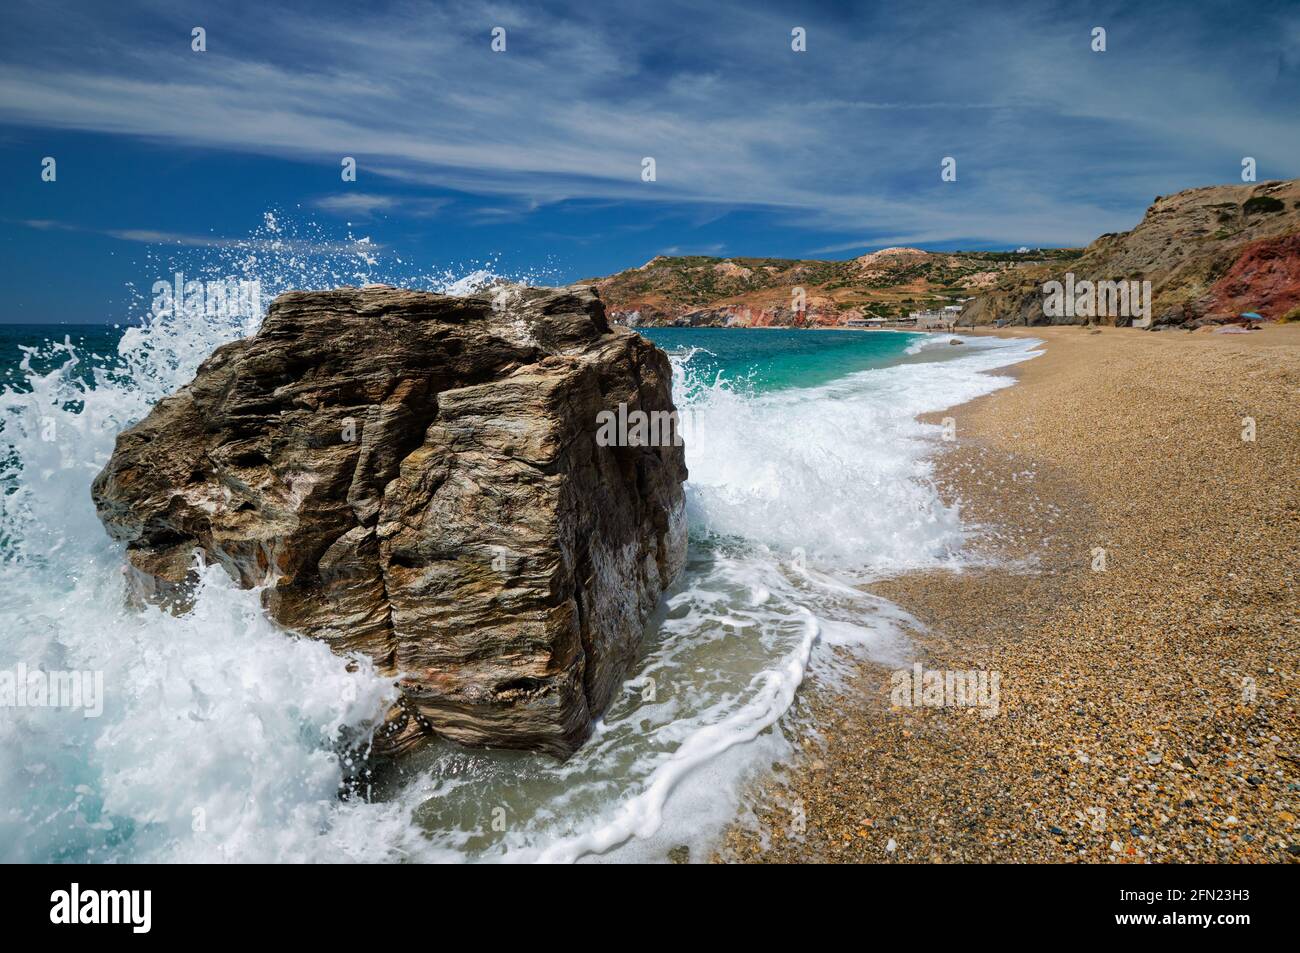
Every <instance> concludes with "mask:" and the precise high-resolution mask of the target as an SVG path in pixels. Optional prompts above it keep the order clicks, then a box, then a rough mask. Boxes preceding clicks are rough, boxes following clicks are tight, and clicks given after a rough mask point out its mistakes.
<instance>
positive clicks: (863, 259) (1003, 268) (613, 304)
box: [591, 248, 1078, 327]
mask: <svg viewBox="0 0 1300 953" xmlns="http://www.w3.org/2000/svg"><path fill="white" fill-rule="evenodd" d="M1077 256H1078V252H1077V251H1075V250H1073V249H1052V250H1034V251H1020V252H927V251H923V250H921V249H919V248H885V249H882V250H881V251H877V252H873V253H871V254H869V255H862V256H860V257H858V258H852V259H849V260H847V261H818V260H793V259H786V258H711V257H705V256H689V257H683V258H668V257H663V256H660V257H658V258H653V259H651V260H650V261H648V262H646V263H645V264H644V265H642V266H640V267H639V268H631V269H629V270H627V271H621V272H619V273H618V274H616V275H610V276H608V277H606V278H595V279H592V280H591V283H592V284H594V285H595V286H596V287H597V288H598V289H599V290H600V294H601V297H602V298H603V299H604V300H605V302H606V304H607V305H608V307H609V312H610V316H611V318H613V319H614V320H615V321H617V322H619V323H622V324H628V325H633V326H637V325H644V326H654V325H683V326H691V327H701V326H714V327H770V326H785V327H809V326H834V325H841V324H845V323H846V322H847V321H848V320H849V319H850V318H861V317H873V316H874V317H882V318H897V317H902V316H904V315H906V314H907V313H908V312H909V311H913V310H917V309H925V308H941V307H943V306H944V305H948V304H953V303H955V302H958V301H962V300H965V299H966V298H968V297H970V296H971V295H974V294H977V293H979V292H980V291H981V290H983V289H985V288H987V287H990V286H991V285H993V284H994V282H996V280H997V279H998V277H999V276H1000V275H1002V274H1003V273H1004V272H1007V271H1009V270H1011V269H1014V268H1016V267H1018V266H1020V265H1023V264H1025V263H1031V264H1042V263H1044V262H1060V261H1069V260H1071V259H1073V258H1075V257H1077ZM796 289H802V292H803V295H802V298H799V297H798V296H797V295H796ZM800 305H802V307H800Z"/></svg>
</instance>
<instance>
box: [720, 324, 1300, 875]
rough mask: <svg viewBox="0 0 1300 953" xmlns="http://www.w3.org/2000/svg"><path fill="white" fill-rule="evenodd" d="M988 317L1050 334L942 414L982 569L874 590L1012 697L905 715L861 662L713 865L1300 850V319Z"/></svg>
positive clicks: (1190, 857) (816, 702) (954, 494)
mask: <svg viewBox="0 0 1300 953" xmlns="http://www.w3.org/2000/svg"><path fill="white" fill-rule="evenodd" d="M960 333H962V334H968V333H972V332H967V331H963V332H960ZM973 333H974V334H975V335H982V334H988V335H991V336H999V337H1010V338H1016V337H1020V338H1023V337H1035V338H1039V339H1040V340H1043V341H1044V345H1043V348H1042V351H1043V353H1042V354H1041V355H1040V356H1038V357H1035V358H1033V359H1032V360H1029V361H1024V362H1021V363H1019V364H1016V365H1013V366H1011V367H1005V368H1001V369H999V370H998V371H995V372H994V373H998V374H1009V375H1012V376H1015V377H1016V378H1017V383H1016V384H1015V385H1013V386H1011V387H1009V388H1004V389H1002V390H999V391H995V392H993V393H991V394H988V395H985V396H983V397H980V398H977V399H976V400H974V401H971V402H969V403H967V404H962V405H959V406H956V407H953V408H950V409H948V410H945V411H942V412H939V413H936V414H931V415H925V416H923V417H922V419H923V420H927V421H929V422H938V420H939V419H941V418H942V417H952V418H954V419H955V421H956V425H957V440H956V442H955V443H953V444H947V445H944V446H941V447H940V448H939V452H938V453H937V454H936V457H935V459H934V467H935V470H934V481H935V484H936V486H937V487H938V489H939V491H940V494H941V496H942V497H943V498H944V500H945V502H959V503H960V504H961V507H962V514H963V521H964V522H966V523H967V524H968V525H969V526H970V527H971V528H972V539H971V541H970V545H969V547H968V551H969V552H970V553H971V555H972V557H973V558H972V563H973V565H972V566H971V568H968V569H965V570H963V571H961V572H947V571H944V572H930V571H926V572H917V573H910V574H906V575H903V576H899V577H895V578H891V579H887V580H882V581H880V582H878V583H875V584H872V585H870V586H868V587H867V588H868V589H869V590H870V591H871V592H873V593H876V594H878V595H881V596H883V597H885V598H887V599H889V600H891V601H892V602H894V603H896V604H897V605H899V606H900V607H901V608H903V609H904V610H906V611H908V612H910V613H912V614H913V615H914V616H915V617H916V618H917V619H919V620H920V621H921V622H922V623H923V624H924V625H925V626H926V629H925V631H924V632H919V633H912V638H913V642H914V649H915V658H916V660H917V661H918V662H920V663H921V664H922V665H923V666H924V667H925V669H926V670H939V671H952V670H955V671H971V670H980V671H986V672H997V673H999V674H1000V677H1001V682H1000V685H1001V688H1000V704H999V707H998V713H997V715H996V716H995V717H991V718H982V717H980V715H979V713H978V712H977V710H976V709H974V708H970V707H912V708H906V707H891V699H890V692H889V685H890V673H889V672H888V671H886V670H885V669H883V668H881V667H879V666H873V665H870V664H866V663H859V664H857V665H856V674H854V675H853V677H852V678H851V679H849V680H848V681H847V683H846V687H845V688H844V690H842V691H834V690H831V689H829V688H826V687H824V686H818V685H807V686H805V689H804V691H803V692H802V693H801V694H802V696H803V697H802V699H801V702H800V704H799V705H798V706H797V707H798V708H799V709H800V710H801V712H802V713H803V714H796V713H795V712H794V711H793V710H792V712H791V713H790V716H789V721H788V722H787V725H788V726H789V727H790V728H791V729H792V736H793V737H794V738H795V743H796V745H798V746H800V747H801V748H802V753H801V755H800V756H799V757H798V758H797V759H796V761H795V763H794V764H792V765H789V766H787V767H786V768H785V769H783V770H782V771H780V772H778V774H777V775H776V776H774V777H773V778H772V779H770V780H769V781H767V782H765V783H763V784H760V785H759V786H757V787H756V788H755V789H754V791H753V792H752V793H751V796H750V797H749V798H748V799H747V802H748V813H749V814H750V815H751V816H750V818H749V821H748V823H747V824H744V825H742V824H737V825H734V826H733V827H732V828H731V830H729V832H728V833H727V835H726V836H725V837H724V838H723V841H722V843H721V845H720V846H719V849H718V852H717V857H718V859H723V860H732V861H757V862H791V861H805V862H807V861H814V862H816V861H853V862H892V861H913V862H918V861H921V862H923V861H939V862H963V861H965V862H971V861H981V862H1060V861H1092V862H1111V861H1122V862H1145V861H1193V862H1196V861H1200V862H1212V861H1229V860H1230V861H1235V862H1270V861H1271V862H1277V861H1291V862H1295V861H1300V826H1298V824H1297V820H1296V818H1297V815H1300V717H1298V716H1297V706H1296V700H1297V697H1298V695H1297V691H1296V689H1295V679H1296V677H1297V658H1300V632H1297V628H1296V625H1295V620H1294V619H1293V618H1292V616H1293V615H1294V606H1295V604H1296V585H1297V581H1296V569H1295V557H1294V554H1293V548H1294V545H1295V542H1294V541H1295V539H1296V538H1300V533H1298V529H1300V500H1298V498H1297V490H1296V479H1295V474H1296V473H1297V472H1300V435H1298V432H1297V431H1298V427H1297V425H1298V424H1300V421H1298V420H1297V410H1296V408H1295V398H1294V395H1295V392H1296V388H1297V384H1298V383H1300V381H1298V380H1297V378H1298V372H1297V368H1300V327H1294V326H1291V327H1288V326H1271V327H1268V328H1266V329H1265V330H1264V331H1260V332H1256V333H1252V334H1250V335H1210V334H1186V333H1184V334H1181V335H1180V334H1174V333H1162V334H1150V333H1146V332H1141V331H1135V330H1131V329H1127V328H1105V329H1103V330H1100V331H1095V332H1094V333H1089V330H1088V329H1085V328H1081V327H1075V326H1068V327H1060V328H1053V327H1047V328H1010V329H1008V328H1002V329H996V330H995V329H989V330H980V329H977V330H976V331H975V332H973ZM1244 417H1253V418H1254V421H1255V439H1254V441H1253V442H1252V441H1246V440H1243V439H1242V435H1241V431H1242V418H1244ZM1097 550H1105V553H1104V554H1103V562H1104V566H1103V568H1102V569H1101V570H1097V571H1094V567H1096V566H1097V564H1098V557H1097ZM806 714H811V716H812V718H811V724H812V725H813V726H815V731H806V732H801V731H800V730H799V725H802V724H804V721H805V716H806ZM796 721H798V724H796V723H795V722H796ZM791 805H797V806H798V807H799V808H800V810H798V811H796V810H795V809H794V808H793V807H792V806H791ZM795 814H802V820H801V821H800V822H799V823H797V824H796V823H794V817H795Z"/></svg>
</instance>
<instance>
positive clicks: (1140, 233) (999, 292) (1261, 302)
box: [961, 180, 1300, 327]
mask: <svg viewBox="0 0 1300 953" xmlns="http://www.w3.org/2000/svg"><path fill="white" fill-rule="evenodd" d="M1067 271H1069V272H1072V273H1073V275H1074V277H1075V279H1076V280H1087V281H1090V282H1095V281H1124V280H1138V281H1150V282H1151V294H1152V307H1151V318H1152V322H1153V324H1154V325H1155V326H1170V325H1178V326H1184V327H1195V326H1197V325H1199V324H1203V323H1213V322H1221V321H1227V320H1232V319H1234V318H1236V317H1237V316H1238V315H1239V314H1241V313H1242V312H1243V311H1254V312H1257V313H1258V314H1260V315H1262V316H1263V317H1264V318H1267V319H1269V320H1285V319H1286V318H1287V317H1288V315H1291V316H1292V317H1293V319H1294V317H1296V316H1300V315H1297V314H1296V309H1297V308H1300V180H1291V181H1287V182H1261V183H1258V184H1252V185H1222V186H1210V187H1206V188H1200V189H1190V190H1188V191H1186V192H1179V193H1177V194H1176V195H1168V196H1163V197H1161V196H1157V197H1156V200H1155V202H1153V203H1152V205H1151V207H1150V208H1148V209H1147V211H1146V215H1145V216H1144V217H1143V219H1142V221H1141V222H1140V223H1138V225H1137V226H1136V227H1135V228H1134V229H1133V230H1132V231H1128V232H1122V233H1115V234H1107V235H1102V236H1101V237H1100V238H1098V239H1097V240H1096V241H1095V242H1093V243H1092V244H1091V245H1089V246H1088V247H1087V249H1085V251H1084V253H1083V256H1082V257H1081V258H1079V259H1078V260H1077V261H1073V262H1069V263H1068V264H1063V265H1062V264H1055V265H1052V264H1048V265H1027V266H1025V267H1022V268H1019V269H1016V270H1015V271H1010V272H1007V273H1006V274H1004V275H1002V276H1001V277H1000V278H999V280H998V281H997V282H995V283H994V284H993V286H992V287H991V288H989V289H988V291H986V292H985V293H984V294H982V295H980V296H979V297H977V298H976V299H975V300H973V301H971V302H970V304H969V305H968V306H967V307H966V309H965V310H964V311H963V312H962V317H961V321H962V322H963V323H965V322H967V321H971V322H973V323H975V324H989V323H992V322H995V321H999V320H1000V321H1004V322H1007V323H1010V324H1070V323H1079V322H1080V321H1082V320H1086V318H1079V317H1076V316H1070V315H1063V316H1058V317H1049V316H1047V315H1046V314H1044V307H1043V305H1044V300H1045V295H1044V292H1043V286H1044V284H1046V283H1047V282H1050V281H1064V280H1065V272H1067ZM1129 318H1131V315H1129V316H1108V317H1099V318H1097V320H1098V321H1099V322H1102V323H1108V324H1114V323H1120V324H1127V323H1129ZM1117 319H1118V320H1117Z"/></svg>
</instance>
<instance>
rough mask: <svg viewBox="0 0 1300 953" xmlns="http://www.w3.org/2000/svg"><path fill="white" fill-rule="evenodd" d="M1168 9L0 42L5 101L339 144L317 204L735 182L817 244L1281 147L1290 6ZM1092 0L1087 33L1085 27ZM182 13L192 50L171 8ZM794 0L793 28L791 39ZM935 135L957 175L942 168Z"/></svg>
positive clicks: (669, 198) (320, 27)
mask: <svg viewBox="0 0 1300 953" xmlns="http://www.w3.org/2000/svg"><path fill="white" fill-rule="evenodd" d="M20 6H21V5H20ZM1209 6H1210V7H1216V5H1215V4H1209ZM1185 7H1186V5H1180V4H1172V3H1156V4H1151V5H1144V6H1143V7H1142V8H1141V9H1140V10H1139V9H1133V8H1126V7H1120V6H1114V7H1110V8H1107V7H1102V8H1100V9H1099V10H1097V11H1096V13H1095V16H1093V15H1090V16H1089V17H1088V18H1081V17H1080V16H1079V15H1077V14H1076V13H1075V12H1074V11H1073V10H1072V9H1071V7H1070V6H1069V5H1067V4H1059V5H1058V4H1054V3H1049V4H1047V5H1041V4H1028V3H1026V4H1012V5H1009V6H1005V7H999V8H995V9H988V8H978V9H976V8H974V7H968V6H966V5H964V4H957V3H953V4H940V3H924V2H922V3H918V4H913V5H909V6H908V7H906V8H901V7H895V6H893V5H889V6H884V7H876V6H875V5H873V6H871V7H866V6H864V7H862V8H860V9H857V10H854V11H852V12H848V11H845V12H843V13H837V12H835V11H833V10H832V11H823V12H817V11H816V10H812V11H801V12H799V13H797V14H796V13H791V12H789V11H786V10H775V9H773V10H770V11H759V10H754V9H752V8H751V7H750V6H749V5H742V4H739V3H736V4H723V5H720V6H711V5H710V6H707V7H706V6H703V5H699V4H693V3H691V4H686V3H683V4H677V3H659V4H654V5H635V4H624V5H605V4H601V5H575V6H569V7H558V6H546V7H543V8H540V9H533V8H525V7H522V6H513V5H502V4H498V3H469V4H458V5H455V6H454V7H453V6H450V5H448V6H441V5H426V4H404V5H398V6H393V7H382V8H378V9H374V10H366V11H364V12H361V11H358V10H357V9H356V8H355V6H354V5H351V4H347V5H339V6H336V7H333V8H331V7H329V6H328V5H326V6H322V7H319V8H314V9H313V11H312V14H311V15H310V16H307V15H303V14H301V13H299V12H291V11H286V10H283V9H277V8H270V7H268V8H265V9H262V10H259V26H258V29H257V30H256V31H250V30H248V29H247V28H246V26H245V25H244V24H243V23H241V22H240V21H239V20H238V18H235V17H224V16H222V15H221V14H219V13H218V12H216V11H214V10H212V9H211V8H209V7H208V6H207V5H203V4H197V3H189V4H181V5H180V6H179V8H176V9H175V12H174V13H172V14H169V16H168V17H167V18H165V19H153V20H149V26H148V30H147V32H146V31H145V29H144V27H143V26H142V25H141V24H140V23H136V24H134V26H135V29H131V28H127V27H124V26H123V25H122V24H121V23H120V21H119V20H118V18H117V13H116V12H115V11H113V10H110V9H108V8H104V9H102V10H94V9H91V10H86V9H76V10H68V11H67V16H68V18H67V19H66V20H63V21H62V23H63V26H64V27H65V28H63V29H60V30H58V31H53V30H50V29H41V28H39V27H38V26H37V24H39V23H46V22H50V21H51V20H59V15H56V16H54V17H52V18H51V15H50V14H49V12H48V11H46V8H45V5H44V4H41V5H39V7H38V6H37V5H30V6H21V12H20V15H18V16H16V17H15V18H14V19H15V28H14V29H13V30H11V31H9V36H8V39H6V40H3V41H0V52H3V53H4V56H3V57H2V58H3V61H4V65H3V66H0V121H5V122H9V123H15V124H21V125H25V126H32V127H38V128H48V129H76V130H89V131H94V132H100V133H109V134H116V135H128V136H134V137H144V138H148V139H151V140H161V141H165V142H171V143H177V144H183V145H193V146H202V147H206V148H211V149H220V150H230V151H232V152H241V153H253V154H258V155H272V156H280V157H286V158H290V159H294V160H299V161H305V162H309V163H320V164H322V165H330V166H332V167H335V168H337V164H338V161H339V159H340V157H342V156H354V157H356V159H357V161H358V169H359V180H358V183H357V185H356V191H353V192H346V191H340V192H338V193H337V194H332V195H322V196H320V197H319V198H318V199H317V200H316V205H317V206H318V207H319V208H321V209H322V210H324V211H327V212H329V213H331V214H339V215H350V216H355V217H358V218H364V217H367V216H373V215H377V214H385V215H389V216H397V215H429V214H433V213H435V212H437V211H438V210H439V208H440V206H439V204H438V202H439V201H440V200H438V199H436V198H435V197H433V196H425V197H424V199H423V200H419V199H415V198H409V199H402V198H400V197H398V196H395V195H391V194H389V193H388V192H387V191H386V189H388V188H390V187H394V186H395V187H397V188H400V189H403V190H405V191H407V192H412V193H415V192H418V191H419V190H420V189H422V188H423V189H434V190H439V191H442V192H445V191H462V192H469V193H473V194H476V195H479V196H487V197H491V198H493V199H495V200H497V201H494V202H493V203H492V204H491V205H489V206H488V207H486V208H479V209H477V210H474V211H472V212H468V211H467V213H466V214H467V215H470V214H472V215H474V216H476V217H477V218H476V220H477V221H480V222H485V221H492V220H508V219H509V218H510V217H511V216H522V215H527V214H529V211H530V210H535V209H537V208H539V207H544V206H549V205H553V204H557V203H562V202H566V201H570V200H573V199H584V200H608V201H617V202H631V203H642V204H648V205H672V206H675V207H692V206H693V207H696V208H699V209H700V210H701V211H702V214H704V215H706V216H712V215H716V214H721V212H723V211H729V210H754V211H758V212H761V213H762V214H764V215H765V216H768V217H769V219H770V220H771V221H773V222H775V223H777V224H779V225H784V226H786V227H788V228H791V229H798V230H806V231H809V232H821V233H826V234H828V235H835V234H839V235H844V236H847V237H846V239H845V241H844V242H831V243H828V244H827V245H826V246H825V247H824V248H823V249H822V251H823V252H827V251H834V250H856V249H859V248H863V247H870V246H871V245H879V244H894V243H927V242H928V243H936V242H940V243H941V242H948V243H957V244H960V243H963V242H971V243H973V242H983V241H1000V242H1008V243H1014V244H1024V243H1028V244H1065V243H1070V244H1079V243H1083V242H1086V241H1088V240H1089V239H1090V238H1092V237H1094V236H1095V235H1096V234H1098V233H1100V232H1103V231H1110V230H1114V229H1116V228H1123V227H1128V226H1130V225H1131V224H1132V223H1133V221H1134V219H1135V217H1136V214H1137V213H1138V212H1140V208H1141V207H1142V205H1141V204H1138V205H1137V207H1136V208H1135V202H1138V203H1144V202H1145V201H1147V200H1149V198H1150V196H1152V195H1154V194H1156V193H1157V192H1167V191H1172V190H1174V189H1176V188H1181V187H1187V186H1192V185H1202V184H1208V183H1209V182H1214V181H1228V180H1229V179H1230V178H1231V177H1232V176H1233V175H1234V174H1235V170H1236V169H1237V167H1238V166H1237V163H1238V161H1239V157H1240V156H1241V155H1253V156H1256V157H1257V158H1258V159H1259V160H1260V167H1261V172H1262V173H1263V174H1264V175H1265V176H1267V177H1283V176H1291V175H1296V174H1300V122H1298V121H1297V119H1298V118H1300V113H1298V111H1297V107H1296V99H1295V97H1294V95H1293V93H1294V90H1292V95H1291V97H1290V98H1287V97H1285V96H1284V93H1283V90H1284V89H1285V86H1286V84H1287V82H1289V81H1291V80H1294V79H1295V78H1296V77H1295V66H1294V64H1295V59H1294V54H1291V53H1288V52H1287V51H1286V49H1285V48H1284V44H1285V42H1286V41H1287V39H1288V38H1294V37H1295V36H1296V35H1300V32H1298V29H1300V28H1298V27H1297V23H1298V22H1300V14H1298V13H1297V12H1296V11H1295V10H1294V9H1291V10H1288V9H1287V8H1286V7H1285V6H1283V5H1277V6H1274V5H1270V4H1267V3H1265V4H1262V5H1261V6H1260V8H1259V9H1256V10H1255V11H1254V12H1253V14H1252V16H1253V19H1252V20H1251V21H1250V22H1245V23H1243V22H1241V18H1234V17H1232V16H1230V15H1229V12H1230V10H1229V8H1228V7H1227V6H1226V5H1225V6H1222V7H1221V8H1218V10H1217V12H1219V13H1221V16H1216V17H1212V18H1208V19H1210V20H1212V21H1213V23H1214V25H1215V26H1216V27H1217V28H1216V29H1210V27H1208V26H1207V25H1206V24H1205V23H1204V22H1202V21H1204V20H1206V19H1207V18H1206V17H1205V16H1198V15H1197V13H1195V12H1191V13H1189V12H1188V11H1187V10H1186V9H1185ZM37 10H40V11H42V13H41V14H40V16H39V17H38V15H37V13H36V12H35V11H37ZM61 11H62V8H61ZM60 15H61V12H60ZM1096 18H1100V19H1104V20H1105V22H1107V23H1109V24H1110V25H1111V29H1110V48H1109V50H1108V51H1107V52H1106V53H1105V54H1094V53H1092V52H1091V51H1090V50H1089V48H1088V38H1089V31H1090V29H1091V26H1092V25H1093V19H1096ZM190 20H193V21H194V22H205V23H206V24H207V28H208V43H209V52H208V53H203V54H196V53H193V52H191V51H190V49H189V44H188V33H187V32H185V33H183V34H181V33H174V30H173V28H174V24H175V22H182V21H183V22H189V21H190ZM796 23H797V24H798V25H803V26H805V27H806V28H807V29H808V51H807V52H806V53H801V54H796V53H794V52H792V51H791V50H790V48H789V31H790V28H791V26H792V25H796ZM164 25H165V26H166V30H164V28H163V27H164ZM494 25H501V26H504V27H505V28H506V29H507V36H508V45H507V51H506V52H504V53H493V52H492V51H491V49H490V47H489V39H490V28H491V27H492V26H494ZM167 31H172V32H171V33H169V32H167ZM173 33H174V35H173ZM87 35H93V36H95V37H96V42H95V43H94V44H87V43H85V42H84V41H83V40H79V39H78V37H84V36H87ZM1174 40H1177V42H1173V41H1174ZM1207 52H1212V53H1213V55H1207ZM1288 56H1289V57H1291V59H1287V57H1288ZM947 155H951V156H954V157H956V158H957V160H958V181H957V182H955V183H941V182H940V180H939V160H940V159H941V158H942V157H943V156H947ZM644 156H653V157H654V158H655V159H656V163H657V171H658V180H657V181H655V182H643V181H641V177H640V173H641V160H642V158H643V157H644ZM473 220H475V219H471V221H473ZM127 240H136V239H127Z"/></svg>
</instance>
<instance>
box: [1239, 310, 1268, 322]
mask: <svg viewBox="0 0 1300 953" xmlns="http://www.w3.org/2000/svg"><path fill="white" fill-rule="evenodd" d="M1241 316H1242V317H1243V318H1249V319H1250V320H1251V321H1263V320H1264V317H1263V315H1260V314H1257V313H1255V312H1254V311H1243V312H1241Z"/></svg>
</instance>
